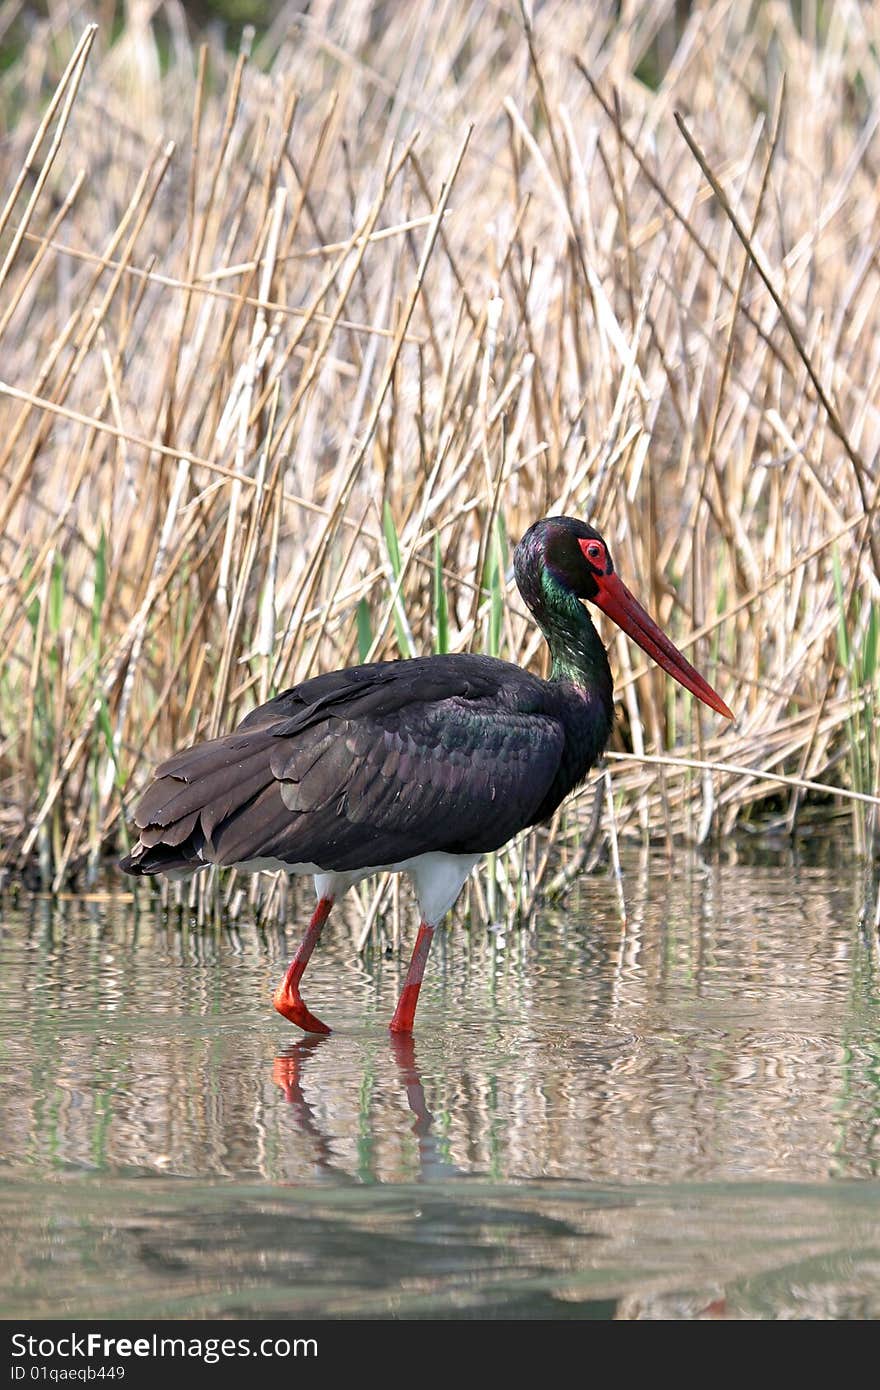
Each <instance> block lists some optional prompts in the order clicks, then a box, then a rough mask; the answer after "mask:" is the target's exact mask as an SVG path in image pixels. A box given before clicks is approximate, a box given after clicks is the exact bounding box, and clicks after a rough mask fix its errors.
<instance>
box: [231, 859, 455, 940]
mask: <svg viewBox="0 0 880 1390" xmlns="http://www.w3.org/2000/svg"><path fill="white" fill-rule="evenodd" d="M481 858H482V855H480V854H444V853H442V851H439V850H438V851H432V852H431V853H429V854H417V855H415V856H414V857H413V858H412V859H401V860H400V862H399V863H397V864H372V865H370V867H369V868H365V869H347V870H345V871H342V872H336V871H335V870H332V869H322V868H321V866H320V865H319V864H285V863H284V861H283V860H281V859H271V858H266V859H248V860H246V861H245V862H243V863H241V864H236V865H235V867H236V869H241V870H243V871H244V872H245V873H258V872H260V870H265V871H266V872H270V873H271V872H273V871H275V870H278V869H283V870H284V872H285V873H287V874H312V875H313V876H314V880H315V892H316V894H317V895H318V897H319V898H334V899H335V898H339V897H341V896H342V894H343V893H345V892H347V891H348V889H349V888H352V887H353V886H354V885H355V884H356V883H360V881H361V879H364V878H369V876H370V874H382V873H391V874H409V876H410V878H411V879H412V881H413V885H414V887H415V890H416V896H417V897H418V900H419V908H420V910H421V914H422V920H423V921H425V922H428V923H429V924H430V925H431V926H436V925H437V923H438V922H439V921H440V919H441V918H442V917H445V916H446V913H447V912H448V911H449V909H450V908H451V907H452V904H453V903H454V902H455V900H456V898H457V897H458V895H459V893H460V892H461V890H462V888H463V886H464V883H465V880H466V879H467V877H468V875H469V874H470V872H471V869H472V868H473V867H474V865H475V864H476V863H477V862H478V860H480V859H481Z"/></svg>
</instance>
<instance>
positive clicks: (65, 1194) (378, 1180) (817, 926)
mask: <svg viewBox="0 0 880 1390" xmlns="http://www.w3.org/2000/svg"><path fill="white" fill-rule="evenodd" d="M814 858H819V860H820V862H818V863H817V862H813V863H809V862H804V860H803V859H802V858H798V857H797V856H795V855H793V854H791V853H788V852H786V853H782V854H780V855H778V856H775V857H774V856H765V859H764V862H761V863H755V862H747V861H744V860H743V857H742V855H741V853H739V852H738V851H732V852H730V853H729V854H728V855H727V856H726V858H725V861H724V862H723V863H710V862H704V861H702V860H700V859H699V858H698V857H696V856H691V857H688V856H686V855H684V854H683V855H681V856H680V857H679V859H678V860H677V862H676V865H675V866H674V867H672V866H670V865H669V864H668V863H667V862H666V860H665V859H663V858H662V857H660V856H648V855H647V854H639V853H632V854H630V855H629V856H628V857H627V859H626V861H625V882H624V887H625V895H626V907H627V921H626V925H625V927H623V926H622V924H621V920H620V916H619V911H618V907H617V899H616V895H615V893H614V891H613V887H612V885H611V883H610V882H609V880H608V878H607V877H604V876H599V877H592V878H589V879H586V880H584V882H583V884H582V885H581V888H580V891H579V893H578V895H577V897H576V898H575V899H574V900H573V901H572V903H571V904H570V905H569V910H568V912H567V913H564V914H563V913H559V912H556V913H549V914H548V913H545V914H541V915H540V916H539V918H538V920H537V922H536V923H535V928H534V930H528V931H527V930H521V931H515V932H508V933H501V932H497V931H496V932H486V931H483V930H474V931H471V932H467V931H466V930H464V929H462V928H460V927H458V928H456V929H455V930H454V931H452V932H451V933H450V934H449V935H448V937H447V938H446V939H445V941H443V942H442V943H440V945H439V948H437V949H435V955H434V956H433V957H432V960H431V963H430V965H429V970H428V975H427V977H426V983H425V986H424V989H423V991H422V999H421V1003H420V1006H419V1014H418V1019H417V1033H416V1037H415V1042H414V1044H412V1045H407V1044H405V1043H401V1042H397V1043H393V1042H392V1040H391V1039H390V1037H389V1035H388V1033H387V1031H386V1024H387V1021H388V1019H389V1018H390V1016H391V1013H392V1011H393V1008H394V1001H395V998H396V994H397V990H398V989H399V987H400V984H401V981H402V976H403V973H404V971H405V964H406V961H405V954H406V952H405V951H404V952H403V953H402V954H401V955H400V956H394V957H392V958H384V957H382V956H381V955H378V954H377V955H376V956H373V957H370V956H367V957H366V958H360V957H358V956H357V954H356V952H355V950H354V948H353V945H352V942H353V938H354V936H355V935H356V933H357V931H358V923H357V921H356V920H355V919H354V918H351V920H350V921H349V922H347V921H345V920H344V919H342V918H340V920H339V921H338V922H336V923H335V924H333V921H332V919H331V926H330V927H328V929H327V932H326V934H325V940H324V941H322V943H321V946H320V948H319V951H318V953H317V954H316V956H315V957H314V959H313V961H312V964H311V965H310V967H309V971H308V973H307V975H306V979H305V986H304V990H303V992H304V995H305V998H306V1000H307V1002H308V1003H309V1005H310V1006H311V1007H312V1008H314V1010H315V1011H316V1012H317V1013H318V1014H319V1015H320V1016H321V1017H323V1018H325V1019H326V1020H327V1021H328V1022H329V1023H330V1024H331V1025H332V1026H334V1027H335V1029H336V1031H334V1033H333V1035H332V1036H331V1037H330V1038H326V1039H301V1035H297V1034H296V1032H295V1030H294V1029H293V1028H292V1027H291V1026H290V1025H289V1024H286V1023H285V1022H284V1021H283V1020H282V1019H280V1018H279V1017H278V1016H277V1015H275V1014H274V1013H273V1011H272V1010H271V1007H270V1005H269V995H270V992H271V989H272V987H273V985H274V984H275V983H276V982H277V979H278V977H279V976H280V974H281V972H282V970H283V969H284V966H285V964H286V961H287V959H288V957H289V954H290V953H291V951H292V949H293V947H294V946H295V942H296V929H294V928H291V929H290V931H289V932H288V933H287V934H286V936H285V935H284V934H282V933H275V932H272V933H268V934H261V933H260V932H258V931H257V930H256V929H255V928H254V927H252V926H247V925H245V926H241V927H240V928H239V929H238V931H237V932H235V933H231V932H230V933H224V932H219V933H215V932H210V931H198V930H195V929H193V928H190V927H187V928H186V929H182V928H181V927H180V925H179V923H178V921H177V919H176V918H173V919H168V920H165V919H164V918H163V917H162V915H161V913H159V912H158V911H157V910H156V909H155V908H154V907H153V906H152V905H151V904H150V903H149V900H148V899H147V898H143V899H142V900H141V902H140V904H139V907H138V908H136V907H135V905H134V904H133V903H132V902H131V901H125V900H120V901H116V902H91V903H90V902H83V901H68V902H64V903H53V902H51V901H49V900H46V899H38V898H34V899H26V900H20V901H19V902H18V903H17V904H16V905H15V906H13V905H12V904H11V903H10V902H9V901H7V902H6V903H5V904H3V905H2V911H0V1150H2V1153H0V1223H2V1229H3V1231H4V1250H5V1258H4V1261H3V1267H2V1270H0V1315H2V1316H3V1317H6V1318H10V1317H30V1318H35V1317H62V1318H86V1317H95V1316H101V1317H102V1318H112V1317H144V1318H166V1317H167V1318H170V1317H175V1318H199V1317H215V1316H226V1317H264V1316H265V1317H279V1316H280V1317H287V1316H289V1317H311V1316H326V1317H334V1318H336V1317H345V1316H369V1317H379V1318H388V1317H425V1316H428V1317H452V1318H470V1317H495V1318H513V1317H516V1318H529V1317H554V1318H608V1317H618V1318H652V1317H687V1318H692V1317H734V1318H735V1317H765V1318H790V1317H810V1318H838V1317H851V1318H874V1317H877V1316H878V1315H880V1181H878V1177H880V967H878V953H877V946H876V941H875V940H874V939H872V935H871V933H870V931H869V930H868V929H866V928H865V926H864V925H863V923H862V921H861V920H860V915H861V909H862V906H863V901H864V891H865V871H864V868H863V867H862V866H859V865H857V864H853V863H852V862H850V861H847V859H846V857H845V854H844V853H843V852H842V850H841V849H839V848H838V849H837V850H834V851H832V852H827V851H826V852H824V853H822V854H821V855H816V856H814ZM409 944H411V943H410V942H407V945H409ZM298 1037H299V1038H300V1039H301V1040H299V1041H298V1040H297V1038H298Z"/></svg>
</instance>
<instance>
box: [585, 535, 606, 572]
mask: <svg viewBox="0 0 880 1390" xmlns="http://www.w3.org/2000/svg"><path fill="white" fill-rule="evenodd" d="M581 550H582V551H583V554H584V558H585V559H587V560H589V561H591V562H592V563H593V564H596V565H601V566H602V567H603V568H604V566H605V546H604V545H603V544H602V542H601V541H581Z"/></svg>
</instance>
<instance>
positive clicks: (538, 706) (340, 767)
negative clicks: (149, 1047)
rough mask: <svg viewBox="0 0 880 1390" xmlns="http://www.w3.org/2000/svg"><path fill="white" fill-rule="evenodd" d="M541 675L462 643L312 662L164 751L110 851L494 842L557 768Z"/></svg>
mask: <svg viewBox="0 0 880 1390" xmlns="http://www.w3.org/2000/svg"><path fill="white" fill-rule="evenodd" d="M546 689H547V687H546V686H545V685H544V683H543V682H541V681H538V680H537V679H536V678H534V677H532V676H530V675H529V674H528V673H527V672H524V671H522V670H520V668H519V667H516V666H510V665H508V664H507V663H506V662H500V661H493V660H491V659H490V658H486V657H478V656H465V655H461V656H451V657H445V658H444V657H434V658H426V659H416V660H414V661H403V662H385V663H378V664H375V665H372V666H363V667H354V668H352V669H350V670H348V671H340V672H334V673H332V674H330V675H327V676H318V677H316V678H315V679H314V680H311V681H307V682H305V683H304V684H303V685H300V686H297V687H295V688H294V689H293V690H290V691H286V692H285V693H284V694H283V695H279V696H277V697H276V698H275V699H274V700H270V701H269V702H268V703H267V704H265V705H262V706H261V707H260V708H259V709H257V710H254V711H253V712H252V713H251V714H249V715H248V716H247V718H246V719H244V720H243V721H242V723H241V724H240V725H239V726H238V728H237V729H236V730H235V731H234V732H233V733H232V734H229V735H227V736H226V737H224V738H220V739H215V740H212V741H211V742H210V743H203V744H198V745H196V746H195V747H193V748H189V749H186V750H184V751H183V752H181V753H177V754H175V755H174V757H172V758H169V759H168V761H167V762H165V763H163V764H162V765H161V766H160V767H159V768H158V769H157V773H156V778H155V780H154V781H153V782H152V783H151V785H150V786H149V787H148V789H147V791H146V793H145V794H144V796H143V798H142V800H141V802H140V804H139V805H138V807H137V810H136V812H135V817H134V818H135V823H136V825H137V826H138V828H139V830H140V842H139V844H138V845H137V846H136V847H135V849H134V850H133V852H132V854H131V855H130V856H127V858H126V859H124V860H123V861H121V862H122V867H123V868H124V869H126V870H127V871H128V872H131V873H160V872H163V871H164V872H169V871H174V870H179V871H183V872H186V871H187V870H190V871H191V870H194V869H196V868H198V867H200V866H201V865H202V864H203V863H205V862H208V863H216V864H236V863H246V862H248V861H252V860H255V859H275V860H280V861H282V862H284V863H287V864H305V863H311V864H317V865H319V866H320V867H321V868H323V869H336V870H340V871H343V870H350V869H360V868H367V867H374V866H378V865H382V864H392V863H397V862H399V861H401V860H403V859H407V858H410V857H412V856H414V855H417V854H422V853H425V852H426V851H430V850H446V851H449V852H453V853H456V852H458V853H467V852H471V853H483V852H486V851H489V850H493V849H498V848H499V847H500V846H501V845H503V844H504V843H505V842H506V841H507V840H509V839H510V838H511V836H512V835H515V834H516V833H517V831H519V830H521V829H523V828H524V827H525V826H527V825H530V824H532V823H533V822H534V819H535V813H536V811H537V810H538V808H539V807H540V806H541V803H542V801H543V800H544V798H545V796H546V794H547V792H548V790H549V789H550V787H551V784H552V783H553V782H554V779H555V778H556V777H557V774H558V773H559V769H560V765H561V761H562V755H563V747H564V743H565V732H564V728H563V725H562V723H561V721H560V720H559V719H558V718H556V717H554V714H553V713H552V712H551V711H548V709H547V708H546V704H547V699H546Z"/></svg>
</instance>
